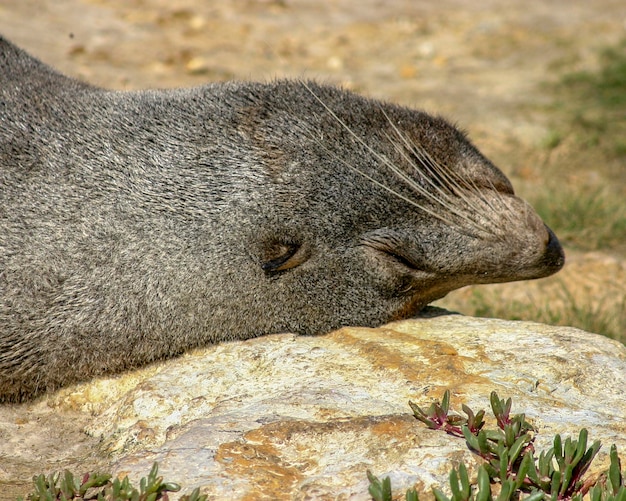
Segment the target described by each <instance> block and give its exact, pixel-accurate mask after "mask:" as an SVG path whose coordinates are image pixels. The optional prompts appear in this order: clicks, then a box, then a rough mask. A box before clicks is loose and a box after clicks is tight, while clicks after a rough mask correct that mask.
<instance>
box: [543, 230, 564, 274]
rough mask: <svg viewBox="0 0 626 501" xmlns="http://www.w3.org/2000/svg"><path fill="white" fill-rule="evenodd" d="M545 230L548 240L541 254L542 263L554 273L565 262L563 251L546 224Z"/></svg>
mask: <svg viewBox="0 0 626 501" xmlns="http://www.w3.org/2000/svg"><path fill="white" fill-rule="evenodd" d="M546 231H547V232H548V242H547V243H546V250H545V252H544V254H543V264H545V266H546V267H547V268H549V269H551V270H552V273H556V272H557V271H559V270H560V269H561V268H563V265H564V264H565V253H564V252H563V248H562V247H561V244H560V243H559V239H558V238H556V235H555V234H554V232H553V231H552V230H551V229H550V228H548V226H546Z"/></svg>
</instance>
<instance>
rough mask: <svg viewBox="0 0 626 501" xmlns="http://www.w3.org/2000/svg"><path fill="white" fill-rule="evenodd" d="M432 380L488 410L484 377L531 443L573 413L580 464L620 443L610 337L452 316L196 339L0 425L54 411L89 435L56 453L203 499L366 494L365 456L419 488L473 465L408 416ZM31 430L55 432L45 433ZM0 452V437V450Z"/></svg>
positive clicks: (461, 450)
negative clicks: (509, 403)
mask: <svg viewBox="0 0 626 501" xmlns="http://www.w3.org/2000/svg"><path fill="white" fill-rule="evenodd" d="M445 389H450V390H451V392H452V407H453V408H457V409H459V408H460V406H461V403H465V404H468V405H469V406H470V407H472V408H474V409H475V410H478V409H481V408H485V409H488V408H489V402H488V400H489V394H490V392H491V391H492V390H496V391H497V392H498V394H499V395H500V397H501V398H507V397H512V398H513V403H514V407H513V412H525V413H526V414H527V416H528V418H530V420H531V421H532V422H533V423H534V424H535V425H536V426H537V427H538V428H539V434H538V437H537V447H538V449H539V450H542V449H545V448H548V447H549V446H550V442H551V439H552V436H553V435H554V434H555V433H562V434H565V435H570V436H574V438H575V436H576V435H577V434H578V431H579V429H580V428H581V427H587V428H588V429H589V432H590V433H589V435H590V440H595V439H598V440H601V441H602V442H603V444H604V447H603V449H602V451H601V454H600V456H599V461H598V462H597V465H596V469H595V470H594V471H592V474H593V473H597V472H598V471H599V469H601V468H602V467H604V466H606V464H607V458H606V455H605V454H606V453H608V448H609V446H610V445H611V444H612V443H616V444H617V445H618V450H621V451H626V347H625V346H624V345H622V344H620V343H617V342H614V341H611V340H609V339H607V338H604V337H600V336H597V335H594V334H589V333H586V332H583V331H580V330H576V329H572V328H564V327H551V326H546V325H541V324H533V323H526V322H511V321H502V320H486V319H477V318H471V317H463V316H460V315H443V316H437V317H434V318H425V319H416V320H408V321H403V322H396V323H392V324H389V325H386V326H383V327H381V328H379V329H368V328H344V329H341V330H338V331H335V332H332V333H330V334H328V335H325V336H319V337H298V336H293V335H290V334H281V335H275V336H269V337H264V338H258V339H253V340H249V341H244V342H233V343H226V344H222V345H218V346H212V347H210V348H207V349H203V350H197V351H195V352H193V353H190V354H188V355H185V356H183V357H181V358H179V359H176V360H171V361H168V362H165V363H161V364H156V365H153V366H150V367H148V368H146V369H143V370H140V371H136V372H133V373H129V374H125V375H122V376H120V377H116V378H109V379H101V380H97V381H94V382H91V383H86V384H83V385H78V386H74V387H71V388H67V389H65V390H62V391H60V392H58V393H56V394H54V395H51V396H49V397H48V398H47V399H45V400H43V401H40V402H38V403H34V404H30V405H22V406H12V407H4V408H0V426H3V427H4V428H6V427H7V426H8V425H9V424H10V423H9V421H10V420H9V418H8V413H13V414H11V417H12V418H13V423H15V418H16V416H17V415H19V414H20V413H21V414H22V415H24V414H25V415H37V416H39V418H38V422H39V424H40V426H43V424H42V423H46V422H47V418H46V414H47V415H49V416H55V418H56V419H58V420H59V422H63V423H64V424H63V426H64V427H65V428H71V427H76V428H77V429H76V430H75V432H74V433H75V435H76V436H78V434H79V429H80V428H83V427H84V429H85V430H86V432H87V434H88V435H90V436H91V437H92V438H91V439H85V440H84V443H83V444H82V445H81V444H79V445H77V446H76V447H78V448H79V449H82V450H74V451H71V452H70V453H68V457H67V458H66V462H69V463H72V462H75V463H78V464H81V465H83V466H84V464H89V463H90V462H91V464H94V462H95V463H96V464H100V465H102V464H104V463H107V466H108V467H109V468H113V470H114V471H116V472H121V473H128V474H129V475H130V476H131V478H135V479H137V478H138V477H140V476H142V475H145V474H146V473H147V472H148V471H149V469H150V466H151V465H152V463H153V461H158V462H159V464H160V471H161V473H162V474H163V475H164V476H165V477H166V478H167V479H168V480H175V481H178V482H180V483H181V484H183V485H184V487H185V491H187V492H188V491H190V490H191V489H192V488H194V487H196V486H199V487H201V488H202V490H203V492H205V493H207V494H209V495H210V496H209V497H210V499H230V500H244V499H245V500H250V499H268V500H270V499H271V500H280V499H285V500H286V499H356V500H359V499H362V500H367V499H369V497H368V495H367V486H368V482H367V479H366V476H365V471H366V469H370V470H372V472H374V473H375V474H377V475H390V476H391V478H392V483H393V486H394V488H395V490H396V491H397V492H403V491H404V489H406V488H407V487H409V486H412V485H417V486H418V488H419V489H420V490H421V491H430V488H431V487H433V486H444V485H447V475H448V472H449V469H450V468H451V466H452V465H455V464H457V463H458V461H461V460H463V461H465V462H467V463H468V464H470V465H474V466H476V465H478V464H479V462H478V460H477V458H476V457H474V456H473V455H472V454H471V453H470V452H469V451H468V449H467V448H466V446H465V443H464V441H463V440H460V439H457V438H454V437H451V436H448V435H446V434H444V433H442V432H438V431H431V430H428V429H427V428H426V427H425V426H424V425H422V424H420V423H419V422H418V421H417V420H415V419H414V418H413V417H412V415H411V411H410V408H409V406H408V405H407V402H408V400H409V399H410V400H412V401H414V402H416V403H417V404H418V405H421V406H427V405H428V404H429V403H430V402H431V401H432V400H434V399H440V398H441V396H442V394H443V392H444V390H445ZM488 414H489V413H488ZM63 417H65V419H63ZM31 425H32V423H31ZM5 431H6V430H5ZM40 432H42V431H40ZM11 433H12V434H13V438H12V441H13V445H14V453H15V455H14V456H13V458H12V460H13V461H16V462H19V461H22V462H23V461H24V460H25V459H26V460H27V459H28V457H27V456H28V454H29V450H28V442H27V441H28V437H30V436H32V434H33V433H34V430H33V429H32V427H31V428H29V427H28V426H26V425H24V427H23V430H20V428H19V426H17V427H15V426H14V429H13V430H12V431H11ZM46 433H48V434H49V436H50V440H51V441H56V440H57V437H58V436H59V433H61V431H60V429H59V427H58V426H56V427H54V428H50V427H48V428H47V429H46ZM20 444H21V445H20ZM68 449H69V446H68ZM7 452H8V451H7V450H6V444H2V445H0V455H1V456H0V457H3V463H4V462H5V461H7V459H4V458H8V457H9V456H8V455H7ZM30 452H32V451H30ZM622 455H623V452H622ZM79 456H80V457H79ZM98 458H99V459H98ZM105 458H106V460H105ZM31 459H32V458H31ZM55 459H59V458H55ZM7 464H8V463H7ZM32 466H33V465H31V467H32ZM47 466H48V467H50V466H54V463H51V462H48V463H47ZM82 469H83V468H80V469H79V471H82ZM1 473H2V471H0V474H1ZM33 473H34V472H33ZM3 477H4V478H3ZM3 477H0V479H1V480H2V481H3V482H7V480H15V479H8V478H6V474H5V475H3Z"/></svg>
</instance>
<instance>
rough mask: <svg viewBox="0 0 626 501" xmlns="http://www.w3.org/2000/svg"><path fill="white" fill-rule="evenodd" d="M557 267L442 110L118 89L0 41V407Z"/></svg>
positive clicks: (253, 87)
mask: <svg viewBox="0 0 626 501" xmlns="http://www.w3.org/2000/svg"><path fill="white" fill-rule="evenodd" d="M292 254H293V255H292ZM562 264H563V253H562V250H561V248H560V246H559V244H558V241H557V240H556V238H555V237H554V235H553V234H552V233H551V232H550V231H549V230H547V228H546V227H545V226H544V225H543V223H542V222H541V221H540V219H539V218H538V217H537V215H536V214H535V213H534V212H533V211H532V209H530V208H529V207H528V206H527V205H526V204H525V203H524V202H523V201H522V200H520V199H518V198H517V197H515V196H514V195H513V190H512V188H511V185H510V183H509V181H508V180H507V179H506V177H505V176H504V175H503V174H502V173H501V172H500V171H499V170H498V169H497V168H496V167H495V166H493V165H492V164H491V163H490V162H489V161H488V160H487V159H485V158H484V157H483V156H482V155H481V154H480V153H479V152H478V151H477V150H476V149H475V148H474V147H473V146H472V145H471V144H470V142H469V141H468V140H467V138H466V137H465V136H464V135H463V134H462V133H461V132H459V131H458V130H457V129H455V128H454V127H453V126H451V125H450V124H448V123H447V122H445V121H444V120H442V119H440V118H434V117H431V116H429V115H426V114H424V113H422V112H420V111H415V110H410V109H407V108H403V107H399V106H395V105H392V104H385V103H381V102H378V101H374V100H370V99H366V98H363V97H360V96H358V95H355V94H353V93H350V92H347V91H345V90H340V89H337V88H333V87H330V86H322V85H318V84H315V83H305V82H296V81H276V82H272V83H240V82H236V83H226V84H210V85H206V86H203V87H199V88H193V89H179V90H159V91H152V90H149V91H140V92H114V91H109V90H104V89H100V88H96V87H93V86H90V85H87V84H84V83H80V82H78V81H76V80H73V79H70V78H67V77H65V76H62V75H60V74H58V73H56V72H55V71H54V70H52V69H50V68H49V67H47V66H45V65H44V64H42V63H40V62H38V61H37V60H35V59H33V58H31V57H30V56H28V55H27V54H26V53H24V52H23V51H21V50H20V49H18V48H16V47H15V46H13V45H12V44H10V43H9V42H8V41H6V40H4V39H2V38H0V401H17V400H22V399H24V398H29V397H32V396H34V395H36V394H39V393H41V392H43V391H47V390H52V389H55V388H58V387H60V386H62V385H65V384H68V383H71V382H75V381H80V380H84V379H87V378H90V377H92V376H95V375H98V374H105V373H115V372H119V371H122V370H125V369H129V368H132V367H138V366H141V365H144V364H146V363H149V362H151V361H153V360H158V359H163V358H166V357H171V356H175V355H178V354H180V353H182V352H183V351H185V350H187V349H189V348H192V347H195V346H202V345H206V344H209V343H214V342H219V341H224V340H229V339H246V338H251V337H255V336H260V335H263V334H269V333H278V332H297V333H301V334H317V333H322V332H326V331H329V330H331V329H334V328H337V327H340V326H343V325H367V326H376V325H380V324H382V323H384V322H387V321H389V320H392V319H397V318H404V317H408V316H411V315H414V314H415V313H417V312H418V311H419V310H420V309H421V308H423V307H424V306H425V305H427V304H428V303H429V302H431V301H433V300H434V299H436V298H439V297H442V296H444V295H445V294H446V293H448V292H449V291H450V290H453V289H456V288H458V287H462V286H464V285H467V284H472V283H487V282H503V281H511V280H520V279H529V278H537V277H542V276H546V275H549V274H552V273H554V272H556V271H557V270H558V269H560V267H561V266H562Z"/></svg>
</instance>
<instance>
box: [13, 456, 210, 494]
mask: <svg viewBox="0 0 626 501" xmlns="http://www.w3.org/2000/svg"><path fill="white" fill-rule="evenodd" d="M158 470H159V467H158V465H157V463H154V465H153V466H152V469H151V470H150V473H148V476H147V477H144V478H142V479H141V480H140V481H139V488H138V489H137V488H136V487H134V486H133V485H132V484H131V483H130V480H129V479H128V477H124V478H123V479H121V480H120V479H118V478H116V479H114V480H111V478H112V475H111V474H108V473H107V474H99V473H87V474H85V475H84V476H83V477H82V479H81V480H80V481H78V480H76V478H75V477H74V475H73V474H72V473H71V472H69V471H68V470H65V471H64V472H63V473H52V474H50V475H48V476H46V475H39V476H36V477H34V478H33V484H34V490H33V491H32V492H31V493H29V494H28V495H27V496H26V497H25V498H18V501H87V500H97V501H158V500H161V501H167V500H168V499H169V497H168V492H178V491H179V490H180V485H178V484H176V483H173V482H163V477H160V476H159V475H158ZM206 499H207V498H206V496H204V495H201V494H200V491H199V490H198V489H195V490H194V491H193V492H192V493H191V494H188V495H185V496H182V497H181V498H180V500H181V501H206Z"/></svg>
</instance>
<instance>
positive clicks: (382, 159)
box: [302, 82, 484, 231]
mask: <svg viewBox="0 0 626 501" xmlns="http://www.w3.org/2000/svg"><path fill="white" fill-rule="evenodd" d="M302 85H304V87H305V88H306V89H307V90H308V91H309V92H310V93H311V95H312V96H313V97H314V98H315V99H316V100H317V101H318V102H319V103H320V104H321V105H322V106H323V107H324V109H325V110H326V111H327V112H328V113H329V114H330V115H331V116H332V117H333V118H334V119H335V120H336V121H337V123H339V124H340V125H341V126H342V127H343V128H344V129H345V130H346V131H347V132H348V133H349V134H350V135H351V136H352V137H353V138H354V139H355V140H356V141H357V142H358V143H359V144H361V145H362V146H363V147H365V148H366V149H367V151H369V152H370V153H371V154H372V155H373V157H374V158H376V159H378V160H379V161H380V162H381V163H383V164H384V165H386V166H387V167H389V168H390V169H391V170H392V172H394V173H395V174H396V175H399V176H400V177H401V179H403V180H404V181H405V182H408V179H409V178H408V176H406V175H405V174H404V173H403V172H401V171H400V169H399V168H398V167H397V166H395V165H393V163H392V162H390V161H389V159H388V158H386V157H385V156H383V155H381V154H380V153H378V152H377V151H376V150H374V149H373V148H372V147H371V146H370V145H368V144H367V143H366V142H365V141H364V140H363V139H362V138H361V137H359V136H358V135H357V134H356V133H355V132H354V131H353V130H352V129H351V128H350V127H349V126H348V125H347V124H346V123H345V122H344V121H343V120H342V119H341V118H339V117H338V116H337V114H336V113H335V112H334V111H333V110H332V109H331V108H330V107H329V106H328V105H327V104H326V103H325V102H324V101H323V100H322V99H321V98H320V97H319V96H318V95H317V94H315V92H313V89H311V87H310V86H309V85H308V84H307V83H306V82H302ZM314 140H316V139H315V138H314ZM316 142H317V140H316ZM318 145H320V146H322V147H323V148H324V149H325V150H327V151H329V150H328V148H327V147H326V146H325V145H323V144H321V143H320V142H318ZM335 156H336V157H337V158H338V159H339V160H340V161H341V162H342V163H343V164H344V165H346V166H347V167H349V168H350V169H352V170H354V171H355V172H357V173H359V174H360V175H362V176H363V177H365V178H366V179H368V180H370V181H372V182H373V183H374V184H376V185H377V186H379V187H382V188H384V189H385V190H387V191H389V192H390V193H393V194H394V195H395V196H397V197H399V198H400V199H402V200H404V201H407V202H409V203H410V204H411V205H413V206H415V207H417V208H419V209H421V210H423V211H424V212H426V213H428V214H430V215H432V216H434V217H436V218H438V219H440V220H441V221H444V222H445V223H446V224H448V225H454V223H453V222H452V221H450V220H448V219H446V218H444V217H443V216H442V215H441V214H438V213H436V212H434V211H433V210H431V209H428V208H426V207H424V206H423V205H420V204H418V203H417V202H415V201H412V200H410V199H408V198H407V197H405V196H403V195H401V194H400V193H398V192H396V191H395V190H393V189H392V188H390V187H389V186H387V185H385V184H383V183H380V182H378V181H376V180H375V179H374V178H372V177H371V176H369V175H367V174H365V173H364V172H362V171H361V170H360V169H357V168H356V167H354V166H353V165H351V164H349V163H348V162H346V161H345V160H344V159H343V158H340V157H338V156H337V155H335ZM409 185H410V186H412V187H414V189H416V190H417V191H418V193H420V194H422V195H423V196H426V197H428V198H431V199H432V200H434V201H436V202H437V203H439V204H441V201H440V200H439V199H437V198H436V197H434V196H433V194H432V193H430V192H428V191H427V190H424V188H422V187H421V186H419V185H418V184H416V183H415V182H414V181H413V180H410V184H409ZM457 216H459V217H462V218H463V219H465V220H466V221H467V222H468V223H470V225H472V226H473V227H475V229H477V230H482V231H484V228H482V227H481V226H479V225H478V224H477V223H476V222H475V221H473V220H471V219H469V218H467V217H466V216H464V215H462V214H460V213H457Z"/></svg>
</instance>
